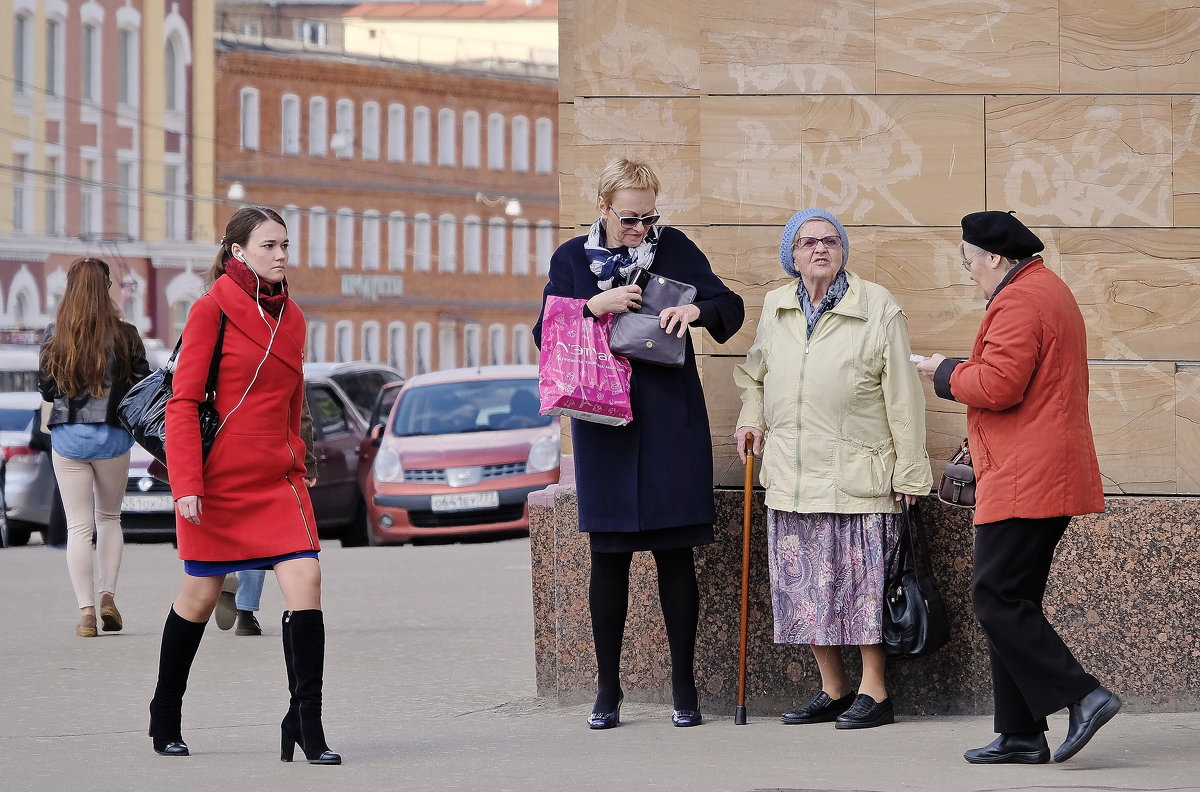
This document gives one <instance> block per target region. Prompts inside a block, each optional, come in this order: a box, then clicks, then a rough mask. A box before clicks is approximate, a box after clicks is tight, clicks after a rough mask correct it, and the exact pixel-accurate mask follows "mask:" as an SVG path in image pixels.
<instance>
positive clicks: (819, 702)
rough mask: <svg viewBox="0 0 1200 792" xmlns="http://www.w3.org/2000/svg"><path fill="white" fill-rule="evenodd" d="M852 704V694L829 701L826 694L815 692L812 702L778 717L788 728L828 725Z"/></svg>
mask: <svg viewBox="0 0 1200 792" xmlns="http://www.w3.org/2000/svg"><path fill="white" fill-rule="evenodd" d="M853 703H854V694H853V693H847V694H846V695H844V696H842V697H841V698H840V699H831V698H830V697H829V694H828V693H826V692H825V691H824V690H820V691H817V695H815V696H813V699H812V701H810V702H808V703H807V704H805V705H804V706H803V707H801V708H800V709H798V710H792V711H791V712H785V713H783V714H782V715H780V716H779V720H781V721H782V722H784V723H786V724H788V725H789V726H794V725H796V724H799V723H829V722H830V721H832V720H837V716H838V715H841V714H842V713H843V712H845V711H846V710H848V709H850V705H851V704H853Z"/></svg>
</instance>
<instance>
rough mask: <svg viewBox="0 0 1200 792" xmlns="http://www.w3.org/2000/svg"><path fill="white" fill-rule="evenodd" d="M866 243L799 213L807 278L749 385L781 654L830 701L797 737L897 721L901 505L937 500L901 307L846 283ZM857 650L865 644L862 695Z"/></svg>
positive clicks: (758, 356)
mask: <svg viewBox="0 0 1200 792" xmlns="http://www.w3.org/2000/svg"><path fill="white" fill-rule="evenodd" d="M849 254H850V241H849V240H848V239H847V238H846V231H845V229H844V228H842V224H841V223H839V222H838V220H837V218H835V217H834V216H833V215H831V214H829V213H828V212H826V211H824V210H821V209H806V210H805V211H802V212H798V213H796V214H795V215H794V216H793V217H792V219H791V220H790V221H789V222H788V224H787V227H786V228H785V229H784V232H783V241H782V243H781V244H780V246H779V255H780V260H781V261H782V263H783V269H784V270H785V271H786V272H787V273H788V274H789V275H791V276H792V277H793V278H795V280H792V281H789V282H788V283H787V284H785V285H784V286H781V287H779V288H778V289H775V290H774V291H771V292H769V293H768V294H767V296H766V299H765V300H764V302H763V309H762V317H761V318H760V320H759V324H758V333H757V335H756V337H755V339H754V345H753V346H752V347H751V348H750V351H749V353H748V354H747V355H746V362H745V363H743V364H742V365H740V366H738V367H737V369H736V370H735V372H734V382H735V383H736V385H737V387H738V389H739V390H740V392H741V399H742V411H741V415H740V416H739V417H738V422H737V427H738V428H737V432H736V435H735V436H736V439H737V445H738V453H739V455H741V456H742V460H743V462H744V461H745V450H746V445H747V443H748V442H752V443H753V448H754V452H755V454H761V455H762V471H761V479H762V485H763V486H764V487H765V488H766V490H767V543H768V554H769V558H770V577H771V600H772V606H773V610H774V616H775V641H776V643H787V644H808V645H809V646H810V647H811V648H812V653H813V656H814V657H815V658H816V661H817V667H818V669H819V670H820V673H821V690H820V691H819V692H818V693H817V694H816V696H815V697H814V698H813V699H812V700H811V701H809V702H808V703H807V704H806V705H804V706H802V707H801V708H799V709H797V710H794V711H792V712H787V713H784V715H783V716H782V718H781V720H782V721H783V722H784V723H787V724H798V723H827V722H829V721H836V723H835V724H834V725H835V726H836V727H837V728H839V729H866V728H871V727H874V726H882V725H884V724H887V723H892V722H893V721H894V720H895V715H894V713H893V709H892V701H891V699H890V698H889V697H888V693H887V688H886V687H885V685H884V679H883V671H884V664H885V657H884V652H883V648H882V646H881V641H882V630H883V627H882V611H883V586H884V576H885V574H886V565H887V557H888V552H889V551H890V550H891V548H892V546H893V545H894V544H895V539H896V534H897V533H898V529H899V519H900V518H899V516H898V511H899V505H898V501H899V500H900V499H901V498H907V499H908V502H909V503H912V502H913V500H914V499H915V496H917V495H926V494H928V493H929V490H930V487H931V485H932V484H933V478H932V475H931V473H930V469H929V457H928V455H927V454H926V453H925V397H924V394H923V392H922V390H921V384H920V381H919V379H918V376H917V372H916V370H915V369H914V367H913V365H912V363H911V362H910V361H909V355H910V348H909V343H908V324H907V320H906V319H905V316H904V313H903V312H902V311H901V310H900V306H898V305H897V304H896V302H895V300H893V299H892V295H891V294H889V293H888V291H887V290H886V289H884V288H883V287H882V286H879V285H878V284H875V283H870V282H869V281H865V280H863V279H862V278H860V277H858V276H857V275H855V274H853V273H851V272H847V271H846V260H847V259H848V258H849ZM842 646H858V647H859V651H860V652H861V653H862V667H863V672H862V680H861V682H860V684H859V686H858V690H857V695H855V690H854V688H853V687H852V686H851V684H850V680H849V678H848V677H847V675H846V669H845V666H844V664H843V661H842V654H841V647H842Z"/></svg>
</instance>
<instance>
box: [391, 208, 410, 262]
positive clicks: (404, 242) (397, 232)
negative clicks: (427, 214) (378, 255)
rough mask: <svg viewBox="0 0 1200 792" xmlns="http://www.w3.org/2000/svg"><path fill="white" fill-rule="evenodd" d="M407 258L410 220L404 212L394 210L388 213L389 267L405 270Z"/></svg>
mask: <svg viewBox="0 0 1200 792" xmlns="http://www.w3.org/2000/svg"><path fill="white" fill-rule="evenodd" d="M407 258H408V220H407V219H406V218H405V217H404V212H392V213H391V214H389V215H388V269H389V270H392V271H393V272H400V271H403V270H404V266H405V261H406V260H407Z"/></svg>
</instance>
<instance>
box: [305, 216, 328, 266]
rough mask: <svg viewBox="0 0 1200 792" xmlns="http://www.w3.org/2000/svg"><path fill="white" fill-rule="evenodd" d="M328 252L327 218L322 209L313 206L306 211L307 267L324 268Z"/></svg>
mask: <svg viewBox="0 0 1200 792" xmlns="http://www.w3.org/2000/svg"><path fill="white" fill-rule="evenodd" d="M328 251H329V218H328V216H327V215H326V214H325V208H324V207H322V206H314V207H313V208H312V209H309V210H308V266H310V267H324V266H325V257H326V256H327V255H329V253H328Z"/></svg>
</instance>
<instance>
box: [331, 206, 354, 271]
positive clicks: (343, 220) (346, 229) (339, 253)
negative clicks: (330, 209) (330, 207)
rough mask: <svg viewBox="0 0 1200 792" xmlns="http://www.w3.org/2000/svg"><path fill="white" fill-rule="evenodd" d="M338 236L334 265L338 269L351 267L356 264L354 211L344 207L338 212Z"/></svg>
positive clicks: (336, 231)
mask: <svg viewBox="0 0 1200 792" xmlns="http://www.w3.org/2000/svg"><path fill="white" fill-rule="evenodd" d="M335 234H336V235H337V238H336V239H335V240H334V243H335V244H336V246H337V247H336V250H335V251H334V256H335V258H334V266H335V267H337V268H338V269H350V268H352V267H353V266H354V212H353V211H352V210H350V209H346V208H342V209H338V212H337V228H336V229H335Z"/></svg>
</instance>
